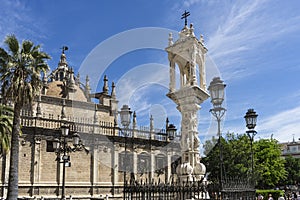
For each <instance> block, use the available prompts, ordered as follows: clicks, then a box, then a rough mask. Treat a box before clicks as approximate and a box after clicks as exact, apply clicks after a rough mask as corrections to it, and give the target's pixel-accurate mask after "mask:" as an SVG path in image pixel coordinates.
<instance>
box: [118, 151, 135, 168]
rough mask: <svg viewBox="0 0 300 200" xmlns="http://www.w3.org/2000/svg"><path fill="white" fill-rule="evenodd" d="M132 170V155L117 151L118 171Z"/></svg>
mask: <svg viewBox="0 0 300 200" xmlns="http://www.w3.org/2000/svg"><path fill="white" fill-rule="evenodd" d="M125 171H127V172H133V155H132V153H130V152H126V153H125V151H123V152H121V153H119V172H125Z"/></svg>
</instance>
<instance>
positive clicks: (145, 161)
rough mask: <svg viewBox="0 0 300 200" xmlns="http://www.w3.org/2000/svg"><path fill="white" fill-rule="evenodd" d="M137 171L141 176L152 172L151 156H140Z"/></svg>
mask: <svg viewBox="0 0 300 200" xmlns="http://www.w3.org/2000/svg"><path fill="white" fill-rule="evenodd" d="M137 170H138V173H139V174H144V173H148V172H150V171H151V168H150V156H149V155H148V154H147V153H141V154H139V155H138V164H137Z"/></svg>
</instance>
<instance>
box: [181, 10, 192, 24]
mask: <svg viewBox="0 0 300 200" xmlns="http://www.w3.org/2000/svg"><path fill="white" fill-rule="evenodd" d="M188 16H190V12H186V10H185V11H184V13H183V14H182V15H181V19H184V25H185V26H187V17H188Z"/></svg>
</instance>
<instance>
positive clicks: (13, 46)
mask: <svg viewBox="0 0 300 200" xmlns="http://www.w3.org/2000/svg"><path fill="white" fill-rule="evenodd" d="M4 43H5V44H6V45H7V47H8V49H9V51H10V52H11V53H12V54H13V55H14V56H15V55H17V54H18V52H19V42H18V40H17V38H16V36H15V35H8V36H7V37H6V38H5V41H4Z"/></svg>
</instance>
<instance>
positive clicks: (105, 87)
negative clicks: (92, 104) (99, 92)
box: [103, 75, 108, 94]
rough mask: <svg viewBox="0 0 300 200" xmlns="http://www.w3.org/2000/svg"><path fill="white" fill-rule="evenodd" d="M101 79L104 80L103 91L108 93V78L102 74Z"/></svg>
mask: <svg viewBox="0 0 300 200" xmlns="http://www.w3.org/2000/svg"><path fill="white" fill-rule="evenodd" d="M103 81H104V85H103V93H104V94H108V84H107V82H108V79H107V76H106V75H105V76H104V79H103Z"/></svg>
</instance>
